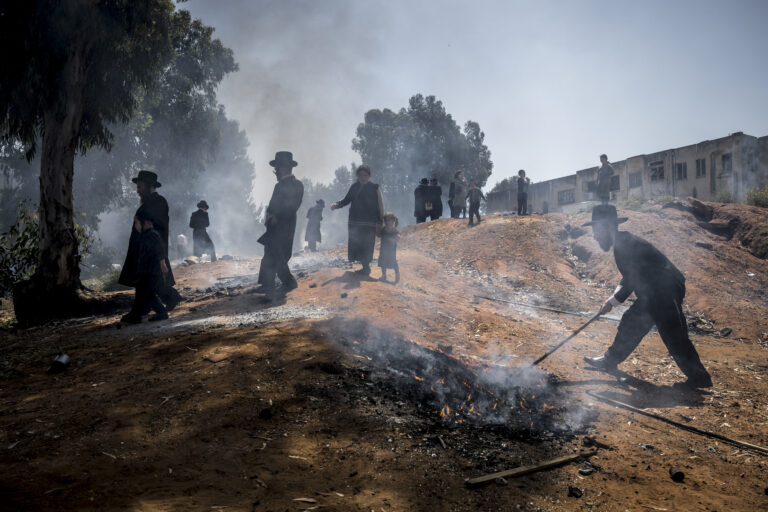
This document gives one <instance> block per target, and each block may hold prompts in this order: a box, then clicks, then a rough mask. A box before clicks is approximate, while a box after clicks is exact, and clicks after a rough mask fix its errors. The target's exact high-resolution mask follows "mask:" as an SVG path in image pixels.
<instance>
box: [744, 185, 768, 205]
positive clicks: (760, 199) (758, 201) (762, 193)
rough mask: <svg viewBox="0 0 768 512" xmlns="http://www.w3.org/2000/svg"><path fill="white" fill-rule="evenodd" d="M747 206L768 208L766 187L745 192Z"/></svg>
mask: <svg viewBox="0 0 768 512" xmlns="http://www.w3.org/2000/svg"><path fill="white" fill-rule="evenodd" d="M747 204H750V205H752V206H759V207H761V208H768V186H765V187H755V188H752V189H750V190H749V191H747Z"/></svg>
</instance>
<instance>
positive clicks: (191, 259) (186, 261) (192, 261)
mask: <svg viewBox="0 0 768 512" xmlns="http://www.w3.org/2000/svg"><path fill="white" fill-rule="evenodd" d="M197 263H200V259H198V257H197V256H189V257H187V258H184V264H185V265H195V264H197Z"/></svg>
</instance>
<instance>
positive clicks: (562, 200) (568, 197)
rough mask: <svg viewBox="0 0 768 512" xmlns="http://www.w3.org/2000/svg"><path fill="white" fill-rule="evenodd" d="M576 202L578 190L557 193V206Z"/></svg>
mask: <svg viewBox="0 0 768 512" xmlns="http://www.w3.org/2000/svg"><path fill="white" fill-rule="evenodd" d="M575 202H576V190H575V189H570V190H561V191H559V192H558V193H557V204H571V203H575Z"/></svg>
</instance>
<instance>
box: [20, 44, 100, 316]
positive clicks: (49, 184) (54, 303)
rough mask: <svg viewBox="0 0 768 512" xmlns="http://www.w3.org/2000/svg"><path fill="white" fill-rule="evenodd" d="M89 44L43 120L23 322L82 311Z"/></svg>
mask: <svg viewBox="0 0 768 512" xmlns="http://www.w3.org/2000/svg"><path fill="white" fill-rule="evenodd" d="M85 76H86V69H85V59H84V48H82V47H80V48H73V49H72V50H71V51H70V53H69V58H68V59H67V61H66V62H65V63H64V65H63V68H62V73H61V79H60V82H59V84H58V85H59V87H60V90H61V94H60V98H61V101H60V103H59V108H57V109H55V110H54V111H51V112H47V113H46V114H45V116H44V120H43V123H44V124H43V130H44V131H43V140H42V152H41V158H40V210H39V217H40V218H39V223H40V231H39V257H38V264H37V270H36V272H35V275H34V276H33V277H32V279H31V280H30V281H28V282H25V283H20V284H19V285H18V286H17V287H16V289H14V294H13V296H14V307H15V311H16V319H17V321H18V323H19V324H20V325H22V326H25V325H34V324H38V323H42V322H45V321H47V320H50V319H53V318H62V317H68V316H72V315H76V314H78V312H79V309H81V308H80V307H79V306H81V305H82V304H81V301H80V300H79V296H78V293H77V292H78V291H79V290H80V288H81V284H80V256H79V254H78V243H77V238H76V237H75V227H74V221H73V203H72V179H73V172H74V159H75V151H76V149H77V143H78V137H79V132H80V122H81V120H82V115H83V91H84V88H85Z"/></svg>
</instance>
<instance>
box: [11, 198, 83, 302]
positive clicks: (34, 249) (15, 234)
mask: <svg viewBox="0 0 768 512" xmlns="http://www.w3.org/2000/svg"><path fill="white" fill-rule="evenodd" d="M38 229H39V224H38V218H37V205H35V204H34V203H32V202H31V201H29V200H24V201H22V202H21V203H19V206H18V207H17V208H16V220H15V221H14V223H13V225H12V226H11V227H10V228H9V229H8V231H6V232H5V233H2V234H0V295H1V296H3V297H7V296H8V295H9V294H10V293H11V290H12V289H13V285H14V284H16V283H18V282H19V281H23V280H25V279H29V278H30V277H32V274H34V273H35V269H36V268H37V256H38ZM75 236H76V237H77V240H78V244H79V247H80V255H81V258H82V259H85V258H86V257H87V256H88V254H89V253H90V251H91V248H92V247H93V245H94V243H95V242H94V241H95V237H94V235H93V230H92V229H91V228H89V227H88V226H85V225H78V224H75Z"/></svg>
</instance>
